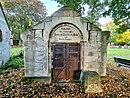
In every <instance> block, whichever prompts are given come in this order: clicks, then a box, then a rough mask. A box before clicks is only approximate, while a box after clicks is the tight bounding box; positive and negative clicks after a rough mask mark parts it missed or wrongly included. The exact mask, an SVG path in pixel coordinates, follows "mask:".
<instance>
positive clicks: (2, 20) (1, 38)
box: [0, 3, 11, 66]
mask: <svg viewBox="0 0 130 98" xmlns="http://www.w3.org/2000/svg"><path fill="white" fill-rule="evenodd" d="M10 35H11V31H10V28H9V25H8V22H7V20H6V17H5V14H4V11H3V7H2V5H1V3H0V66H1V64H2V63H3V64H4V63H5V62H7V61H8V60H9V57H10Z"/></svg>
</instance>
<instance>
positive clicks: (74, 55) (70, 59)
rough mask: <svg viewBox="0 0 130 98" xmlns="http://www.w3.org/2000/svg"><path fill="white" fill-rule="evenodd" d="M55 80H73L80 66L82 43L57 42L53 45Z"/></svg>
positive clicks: (53, 74)
mask: <svg viewBox="0 0 130 98" xmlns="http://www.w3.org/2000/svg"><path fill="white" fill-rule="evenodd" d="M52 52H53V57H52V60H53V62H52V65H53V69H52V71H53V73H52V79H53V80H73V79H74V75H75V71H78V70H80V69H81V67H80V44H78V43H55V44H53V45H52Z"/></svg>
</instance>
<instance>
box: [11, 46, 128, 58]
mask: <svg viewBox="0 0 130 98" xmlns="http://www.w3.org/2000/svg"><path fill="white" fill-rule="evenodd" d="M21 51H23V47H15V48H11V56H12V55H17V54H18V53H19V52H21ZM114 56H117V57H122V58H126V59H130V50H129V49H121V48H107V58H108V60H113V57H114Z"/></svg>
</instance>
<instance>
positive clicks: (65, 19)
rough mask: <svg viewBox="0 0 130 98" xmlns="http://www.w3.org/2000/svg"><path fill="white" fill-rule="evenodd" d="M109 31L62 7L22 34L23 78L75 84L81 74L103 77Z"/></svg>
mask: <svg viewBox="0 0 130 98" xmlns="http://www.w3.org/2000/svg"><path fill="white" fill-rule="evenodd" d="M109 34H110V33H109V32H108V31H102V30H101V29H100V28H99V27H97V26H96V25H94V24H93V23H90V22H89V21H88V20H87V19H86V18H84V17H82V16H81V14H80V13H77V12H76V11H74V10H73V9H71V8H68V7H62V8H61V9H59V10H58V11H56V12H54V13H53V14H52V15H51V16H50V17H47V18H45V19H44V20H43V21H42V22H41V23H39V24H37V25H35V26H34V27H33V28H31V29H30V30H28V31H25V32H23V33H22V34H21V38H22V40H23V42H24V64H25V77H33V78H42V79H43V80H45V81H48V82H50V81H55V80H56V81H57V80H74V79H79V77H82V72H83V71H96V72H97V73H98V74H99V75H100V76H105V75H106V57H107V41H108V38H109Z"/></svg>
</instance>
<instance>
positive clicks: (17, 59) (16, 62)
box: [0, 51, 24, 71]
mask: <svg viewBox="0 0 130 98" xmlns="http://www.w3.org/2000/svg"><path fill="white" fill-rule="evenodd" d="M23 65H24V60H23V51H21V52H19V54H17V55H16V54H15V55H13V56H11V57H10V60H9V61H8V62H6V63H5V64H2V65H1V66H0V71H1V70H3V69H8V68H19V67H21V66H23Z"/></svg>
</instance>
